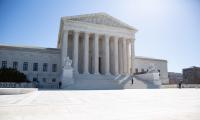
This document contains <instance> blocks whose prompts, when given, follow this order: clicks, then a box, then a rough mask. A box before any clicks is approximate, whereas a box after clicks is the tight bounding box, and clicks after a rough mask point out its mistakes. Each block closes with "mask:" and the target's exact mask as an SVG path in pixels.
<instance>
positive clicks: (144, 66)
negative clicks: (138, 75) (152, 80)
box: [134, 56, 169, 84]
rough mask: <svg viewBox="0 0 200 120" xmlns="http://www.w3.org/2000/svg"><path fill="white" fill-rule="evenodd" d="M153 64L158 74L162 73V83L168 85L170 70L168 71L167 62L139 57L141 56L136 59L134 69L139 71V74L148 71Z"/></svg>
mask: <svg viewBox="0 0 200 120" xmlns="http://www.w3.org/2000/svg"><path fill="white" fill-rule="evenodd" d="M151 64H154V65H155V67H156V68H157V70H158V72H160V79H161V81H162V84H168V83H169V79H168V70H167V61H166V60H161V59H154V58H146V57H139V56H136V57H135V61H134V67H135V69H137V70H138V72H142V71H148V67H149V65H151ZM135 72H136V70H135Z"/></svg>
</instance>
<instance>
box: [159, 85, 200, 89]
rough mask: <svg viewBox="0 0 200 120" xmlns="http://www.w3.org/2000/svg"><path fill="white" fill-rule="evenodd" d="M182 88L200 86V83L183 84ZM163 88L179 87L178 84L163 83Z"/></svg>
mask: <svg viewBox="0 0 200 120" xmlns="http://www.w3.org/2000/svg"><path fill="white" fill-rule="evenodd" d="M181 86H182V88H200V84H182V85H181ZM161 88H178V84H171V85H162V86H161Z"/></svg>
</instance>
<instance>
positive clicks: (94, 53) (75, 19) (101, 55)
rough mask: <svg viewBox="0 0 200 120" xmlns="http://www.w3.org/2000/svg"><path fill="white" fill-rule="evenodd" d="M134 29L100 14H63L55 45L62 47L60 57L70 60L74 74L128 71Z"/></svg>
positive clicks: (115, 73)
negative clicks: (68, 15) (66, 15)
mask: <svg viewBox="0 0 200 120" xmlns="http://www.w3.org/2000/svg"><path fill="white" fill-rule="evenodd" d="M110 21H111V22H110ZM135 32H136V30H135V29H134V28H132V27H130V26H128V25H126V24H124V23H122V22H121V21H119V20H117V19H115V18H113V17H111V16H109V15H107V14H103V13H99V14H98V15H97V14H96V15H95V14H94V15H92V16H90V15H88V16H87V15H84V16H81V15H80V16H72V17H63V18H62V20H61V29H60V33H59V34H60V36H59V37H60V38H59V41H58V47H62V55H61V57H63V58H64V57H66V56H69V58H70V59H72V61H73V68H74V71H75V73H78V74H103V75H110V74H111V75H118V74H130V73H132V72H131V71H132V70H131V69H132V67H133V66H134V65H133V62H131V61H132V60H131V59H134V53H133V52H134V39H135V38H134V34H135ZM61 60H62V58H61ZM62 63H63V62H62Z"/></svg>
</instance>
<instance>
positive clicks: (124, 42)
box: [123, 39, 127, 74]
mask: <svg viewBox="0 0 200 120" xmlns="http://www.w3.org/2000/svg"><path fill="white" fill-rule="evenodd" d="M123 64H124V68H123V73H124V74H127V51H126V39H123Z"/></svg>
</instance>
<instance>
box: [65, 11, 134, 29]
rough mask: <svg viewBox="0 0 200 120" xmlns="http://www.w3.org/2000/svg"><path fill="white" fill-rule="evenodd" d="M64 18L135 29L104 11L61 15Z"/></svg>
mask: <svg viewBox="0 0 200 120" xmlns="http://www.w3.org/2000/svg"><path fill="white" fill-rule="evenodd" d="M62 19H63V20H64V21H65V20H72V21H79V22H86V23H92V24H100V25H107V26H112V27H121V28H126V29H131V30H136V29H135V28H133V27H132V26H129V25H127V24H125V23H124V22H122V21H120V20H118V19H116V18H114V17H112V16H110V15H108V14H106V13H93V14H84V15H77V16H69V17H63V18H62Z"/></svg>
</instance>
